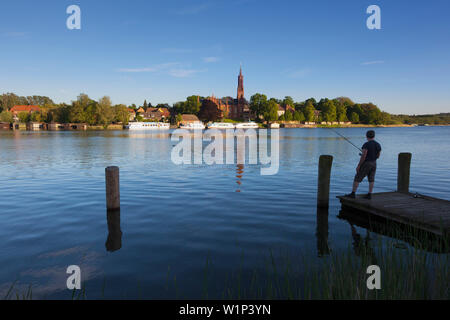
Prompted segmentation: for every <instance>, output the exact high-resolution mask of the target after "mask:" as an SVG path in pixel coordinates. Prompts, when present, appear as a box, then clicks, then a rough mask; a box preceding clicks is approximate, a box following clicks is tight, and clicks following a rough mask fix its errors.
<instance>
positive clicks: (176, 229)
mask: <svg viewBox="0 0 450 320" xmlns="http://www.w3.org/2000/svg"><path fill="white" fill-rule="evenodd" d="M337 130H339V132H340V133H341V134H343V135H345V136H347V137H348V138H349V139H351V140H352V141H353V142H354V143H356V144H357V145H362V144H363V143H364V135H365V131H366V129H364V128H348V129H337ZM376 132H377V140H378V141H379V142H380V143H381V145H382V148H383V153H382V157H381V159H380V160H379V162H378V171H377V180H376V186H375V192H382V191H392V190H395V189H396V175H397V157H398V153H399V152H412V153H413V160H412V166H411V191H412V192H420V193H423V194H427V195H430V196H435V197H439V198H443V199H447V200H450V170H449V169H450V162H449V161H450V160H449V159H450V127H414V128H378V129H376ZM173 145H174V142H172V141H171V140H170V139H169V138H168V137H167V136H164V135H163V136H158V135H155V134H151V133H148V134H136V133H129V132H126V131H124V132H121V131H114V132H105V131H99V132H46V131H43V132H0V178H1V179H0V180H1V184H0V217H1V223H0V265H1V268H0V297H3V296H4V295H5V294H6V292H7V291H8V289H9V288H10V286H11V284H12V283H13V282H14V281H15V280H17V283H16V285H15V288H18V290H19V291H20V290H23V291H26V289H27V288H28V286H29V285H30V284H32V287H33V296H34V297H41V298H70V296H71V295H70V292H68V290H67V289H66V279H67V277H68V275H67V274H66V268H67V267H68V266H69V265H79V266H80V267H81V271H82V280H83V282H84V283H85V286H86V292H87V295H88V297H92V298H97V297H100V296H104V297H107V298H122V297H126V298H135V297H137V296H142V297H145V298H175V297H187V298H197V297H201V296H202V290H203V281H204V277H205V268H206V267H205V266H206V265H207V264H208V265H209V267H208V268H210V269H211V270H213V271H211V272H212V275H209V276H211V277H212V278H213V280H211V287H212V289H211V288H210V289H209V290H211V292H214V286H217V287H220V283H221V282H222V281H223V280H224V279H226V278H227V276H229V275H230V274H231V273H233V272H236V271H239V270H244V271H245V270H254V269H257V268H260V267H261V266H262V264H263V262H262V260H261V259H262V258H261V257H263V256H266V255H267V253H268V252H274V253H275V255H276V254H278V253H282V252H300V251H301V252H303V253H305V254H306V255H309V256H311V257H312V258H313V259H321V258H320V256H321V255H322V254H323V252H320V248H318V243H320V240H321V239H318V237H324V233H325V237H326V233H328V239H325V241H328V244H329V247H330V249H331V250H338V249H339V248H348V247H349V246H351V242H352V235H351V229H350V226H349V224H348V223H347V222H345V221H344V220H341V219H338V218H337V215H338V213H339V209H340V204H339V201H338V200H337V199H336V198H335V196H336V195H340V194H343V193H348V192H349V191H350V188H351V183H352V180H353V177H354V173H355V167H356V164H357V161H358V158H359V156H358V151H357V150H356V149H355V148H354V147H353V146H351V145H350V144H349V143H348V142H346V141H345V140H344V139H342V138H340V137H339V136H337V135H336V134H335V133H334V132H333V131H332V130H329V129H281V130H280V152H279V154H280V169H279V172H278V174H276V175H273V176H262V175H260V166H259V165H243V166H237V165H213V166H208V165H175V164H174V163H172V161H171V160H170V154H171V150H172V147H173ZM321 154H330V155H333V156H334V163H333V169H332V177H331V195H330V196H331V204H330V209H329V214H328V221H321V222H319V223H320V224H322V225H323V224H325V231H323V226H322V227H321V226H318V225H317V220H318V219H317V212H316V211H317V210H316V186H317V166H318V159H319V156H320V155H321ZM111 165H116V166H119V167H120V180H121V185H120V186H121V213H120V218H119V216H118V215H110V216H109V219H107V213H106V210H105V177H104V170H105V167H107V166H111ZM367 188H368V186H367V181H365V182H364V183H363V184H362V185H361V187H360V190H359V191H360V192H361V193H362V192H367ZM322 220H323V219H322ZM325 220H326V219H325ZM108 222H109V224H108ZM327 222H328V225H326V223H327ZM327 228H328V229H327ZM326 229H327V230H326ZM318 230H322V234H320V232H318ZM358 231H359V232H360V233H361V234H362V235H364V234H365V232H364V230H362V229H360V228H358ZM107 240H108V241H107ZM322 240H323V239H322ZM319 246H320V245H319Z"/></svg>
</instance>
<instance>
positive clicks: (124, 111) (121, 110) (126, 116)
mask: <svg viewBox="0 0 450 320" xmlns="http://www.w3.org/2000/svg"><path fill="white" fill-rule="evenodd" d="M113 113H114V121H115V122H121V123H122V124H123V125H127V124H128V122H129V121H130V113H129V112H128V108H127V107H126V106H125V105H123V104H119V105H116V106H114V107H113Z"/></svg>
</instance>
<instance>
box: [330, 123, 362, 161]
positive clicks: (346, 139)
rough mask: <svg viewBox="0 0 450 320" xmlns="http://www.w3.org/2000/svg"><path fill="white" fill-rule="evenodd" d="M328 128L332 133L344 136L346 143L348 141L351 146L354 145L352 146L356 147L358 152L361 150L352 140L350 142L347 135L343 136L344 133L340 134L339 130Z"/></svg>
mask: <svg viewBox="0 0 450 320" xmlns="http://www.w3.org/2000/svg"><path fill="white" fill-rule="evenodd" d="M330 129H331V131H333V132H334V133H336V134H337V135H338V136H340V137H342V138H344V139H345V141H347V142H348V143H350V144H351V145H352V146H354V147H355V148H356V149H358V150H359V151H360V152H362V150H361V149H360V148H359V147H358V146H356V145H355V144H354V143H353V142H351V141H350V140H349V139H348V138H347V137H345V136H344V135H342V134H340V133H339V132H337V131H336V130H334V129H332V128H330ZM359 155H361V153H360V154H359Z"/></svg>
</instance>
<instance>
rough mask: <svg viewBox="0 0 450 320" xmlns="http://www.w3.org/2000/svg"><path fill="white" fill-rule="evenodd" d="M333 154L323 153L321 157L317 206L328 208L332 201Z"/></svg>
mask: <svg viewBox="0 0 450 320" xmlns="http://www.w3.org/2000/svg"><path fill="white" fill-rule="evenodd" d="M332 165H333V156H328V155H322V156H320V159H319V176H318V184H317V207H318V208H328V205H329V202H330V176H331V166H332Z"/></svg>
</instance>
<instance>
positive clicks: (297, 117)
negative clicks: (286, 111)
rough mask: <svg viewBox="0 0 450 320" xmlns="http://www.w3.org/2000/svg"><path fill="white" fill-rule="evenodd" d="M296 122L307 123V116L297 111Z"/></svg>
mask: <svg viewBox="0 0 450 320" xmlns="http://www.w3.org/2000/svg"><path fill="white" fill-rule="evenodd" d="M294 121H299V122H302V121H305V115H304V114H303V112H301V111H295V112H294Z"/></svg>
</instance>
